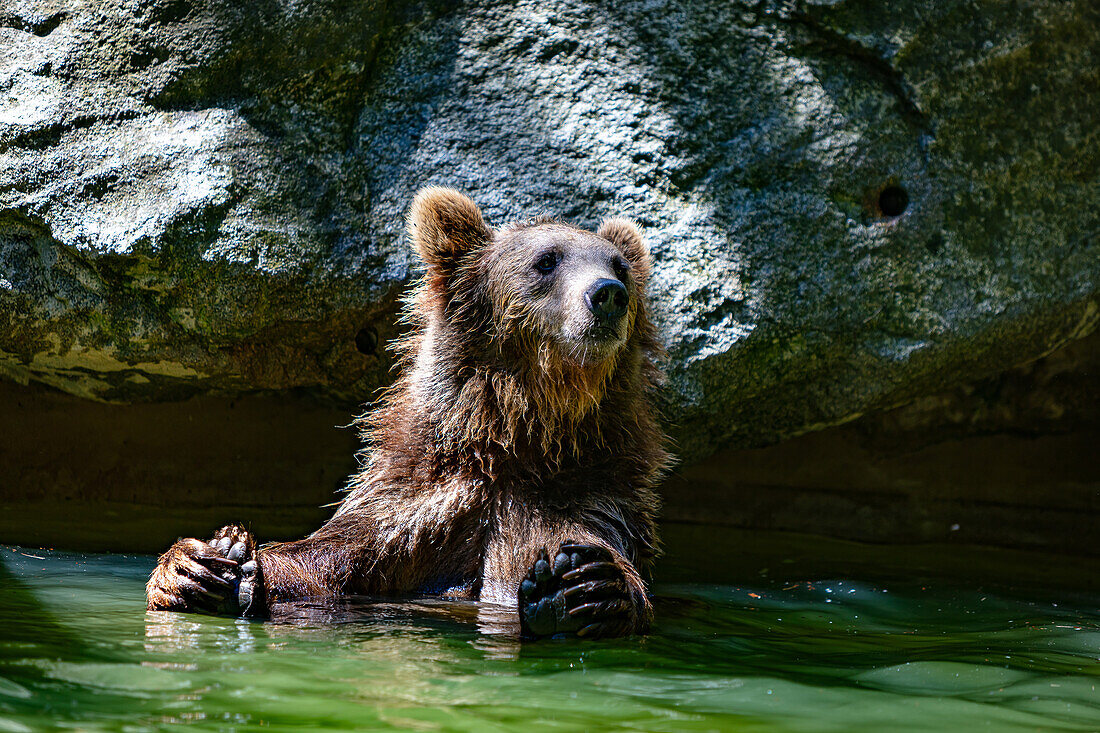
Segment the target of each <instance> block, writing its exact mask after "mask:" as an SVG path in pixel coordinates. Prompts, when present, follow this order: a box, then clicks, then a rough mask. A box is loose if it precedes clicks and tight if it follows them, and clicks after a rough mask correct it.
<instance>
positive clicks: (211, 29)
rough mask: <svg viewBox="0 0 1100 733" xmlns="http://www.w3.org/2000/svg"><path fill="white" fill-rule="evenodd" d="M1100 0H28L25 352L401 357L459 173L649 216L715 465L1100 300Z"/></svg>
mask: <svg viewBox="0 0 1100 733" xmlns="http://www.w3.org/2000/svg"><path fill="white" fill-rule="evenodd" d="M1098 48H1100V12H1098V10H1097V6H1096V4H1095V3H1094V2H1091V0H1079V1H1078V2H1061V1H1058V2H1055V1H1054V0H1050V1H1048V2H1042V1H1040V2H1035V3H1028V4H1005V3H1000V2H976V3H975V2H965V3H964V2H949V1H946V0H945V1H943V2H931V3H929V2H897V3H880V2H870V1H869V0H867V1H865V2H856V1H849V2H843V1H842V2H826V3H805V2H803V3H769V2H764V3H756V2H753V3H737V2H728V1H726V0H722V1H721V2H718V1H714V2H696V1H692V2H688V1H687V0H682V1H680V2H677V1H675V0H670V1H669V2H616V3H610V2H608V3H583V4H582V3H553V4H546V3H540V2H528V3H524V2H503V3H471V4H468V5H463V6H460V7H458V8H453V7H452V6H451V5H450V4H442V3H440V4H438V5H436V4H411V3H400V4H397V5H396V6H394V5H393V4H389V3H382V2H374V3H372V2H360V3H335V2H325V1H319V2H311V3H231V2H200V1H198V0H195V1H194V2H192V1H190V0H162V1H156V0H133V1H130V2H125V3H124V2H101V1H99V0H95V1H91V0H87V1H85V2H64V3H63V2H48V1H42V2H4V3H2V4H0V373H2V374H3V375H5V376H7V377H8V378H10V379H14V380H17V381H27V380H34V381H40V382H44V383H47V384H50V385H53V386H54V387H57V388H59V389H62V390H65V391H67V392H71V393H73V394H76V395H79V396H83V397H88V398H93V399H97V400H104V401H117V402H142V401H166V400H168V401H170V400H178V399H182V398H186V397H191V396H195V395H200V394H207V393H214V394H223V393H225V394H232V393H237V392H240V391H252V390H263V391H285V390H297V391H305V392H308V393H315V394H317V395H320V396H322V397H324V398H327V399H333V400H336V401H337V402H340V403H342V404H352V403H354V402H357V401H361V400H365V399H369V398H370V397H371V396H372V395H374V394H375V393H376V389H377V388H378V387H379V386H380V385H383V384H384V383H386V381H387V380H388V379H390V378H391V373H390V372H389V371H388V369H389V366H390V359H389V356H388V355H387V352H385V350H384V348H383V344H384V343H385V342H386V341H387V340H389V339H390V338H392V337H393V336H395V335H396V334H397V333H398V330H397V327H396V326H395V325H394V314H395V312H396V303H397V299H398V297H399V295H400V293H401V291H402V289H403V288H404V287H405V286H406V284H407V283H408V282H409V279H410V277H412V276H413V274H414V272H415V270H414V263H413V262H412V260H411V258H410V253H409V251H408V248H407V246H406V244H405V243H404V241H403V238H402V228H403V214H404V210H405V207H406V206H407V204H408V202H409V201H410V200H411V197H412V195H413V193H414V192H415V191H416V189H418V188H419V187H421V186H423V185H427V184H445V185H452V186H456V187H458V188H461V189H463V190H465V191H466V192H468V193H469V194H470V195H471V196H473V197H474V198H475V199H476V200H477V201H479V202H480V203H481V204H482V205H483V206H484V208H485V210H486V213H487V215H488V216H489V218H490V219H491V220H492V221H493V222H494V223H496V224H502V223H504V222H506V221H508V220H509V219H512V218H516V217H521V216H526V215H529V214H532V213H538V212H541V213H551V214H555V215H559V216H561V217H562V218H564V219H566V220H569V221H572V222H576V223H578V224H582V225H586V226H595V225H596V224H597V223H598V221H599V220H600V219H601V218H602V217H604V216H607V215H610V214H618V213H625V214H627V215H630V216H632V217H634V218H636V219H637V220H638V221H639V222H640V223H641V224H642V225H643V226H644V227H645V229H646V231H647V235H648V238H649V241H650V243H651V247H652V249H653V252H654V255H655V257H656V260H657V263H658V264H657V274H656V276H655V279H654V283H653V287H652V290H653V295H654V298H655V301H656V309H657V314H658V320H659V321H660V323H661V326H662V329H663V332H664V334H665V337H666V340H667V345H668V350H669V355H670V362H669V374H670V380H669V384H668V387H667V390H666V397H667V404H666V405H665V408H666V412H667V414H668V416H669V418H670V420H671V422H672V424H673V431H674V432H675V433H676V435H677V437H678V440H679V448H678V450H679V452H680V453H681V454H682V455H683V456H685V457H686V458H687V459H689V460H690V459H692V458H696V457H701V456H703V455H706V454H708V453H709V452H711V451H713V450H714V449H716V448H718V447H723V446H732V447H744V446H753V445H763V444H767V443H772V442H775V441H777V440H781V439H783V438H786V437H790V436H793V435H798V434H801V433H805V432H808V431H812V430H815V429H818V428H821V427H824V426H827V425H834V424H838V423H842V422H845V421H848V420H850V419H854V418H855V417H857V416H859V415H860V414H862V413H864V412H866V411H868V410H871V409H874V408H880V407H886V406H891V405H897V404H902V403H905V402H908V401H910V400H912V399H914V398H918V397H921V396H923V395H928V394H934V393H939V392H942V391H943V390H945V389H948V388H950V387H952V386H953V385H956V384H960V383H965V382H970V381H973V380H975V379H981V378H985V377H988V376H989V375H992V374H995V373H998V372H1001V371H1004V370H1005V369H1008V368H1010V367H1013V366H1016V365H1019V364H1023V363H1026V362H1029V361H1031V360H1034V359H1036V358H1038V357H1040V356H1042V355H1044V354H1046V353H1049V352H1051V351H1052V350H1054V349H1056V348H1057V347H1059V346H1060V345H1062V344H1064V343H1066V342H1068V341H1071V340H1073V339H1075V338H1078V337H1081V336H1084V335H1086V334H1087V333H1089V332H1090V331H1091V330H1092V329H1093V328H1094V327H1095V325H1096V322H1097V317H1098V315H1100V311H1098V309H1097V306H1096V298H1097V290H1098V283H1100V244H1098V241H1097V239H1098V233H1100V206H1098V204H1100V185H1098V184H1100V181H1098V171H1100V127H1098V125H1097V120H1098V119H1100V94H1098V92H1097V89H1100V71H1098V70H1100V56H1098V52H1097V49H1098Z"/></svg>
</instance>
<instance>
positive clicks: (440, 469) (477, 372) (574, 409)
mask: <svg viewBox="0 0 1100 733" xmlns="http://www.w3.org/2000/svg"><path fill="white" fill-rule="evenodd" d="M408 225H409V226H408V228H409V234H410V237H411V239H412V242H413V245H414V247H415V248H416V251H417V252H418V254H419V255H420V257H421V259H422V260H423V261H424V263H425V266H426V273H425V277H424V279H423V280H422V282H421V283H420V284H419V286H418V287H417V288H416V289H415V290H414V292H413V293H412V294H411V296H410V297H409V298H408V300H407V301H406V308H405V313H404V318H405V320H406V322H407V323H408V325H409V326H410V327H411V328H410V333H409V335H408V336H407V337H406V338H405V339H403V340H402V341H401V342H399V343H398V344H397V350H398V352H399V357H400V376H399V378H398V379H397V381H396V383H395V384H394V385H393V386H392V387H391V388H390V389H389V390H388V392H387V393H386V394H385V396H384V398H383V400H382V403H381V406H380V407H378V408H377V409H376V410H374V411H373V412H372V413H369V414H367V415H366V416H364V417H363V418H361V419H360V424H361V426H362V429H363V434H364V437H365V439H366V448H365V449H364V451H363V453H362V454H361V458H362V461H363V469H362V471H361V472H360V473H359V474H358V475H357V476H356V477H354V478H353V480H352V481H351V483H350V486H349V489H348V496H347V497H346V498H345V499H344V501H343V503H342V504H341V506H340V508H339V510H338V511H337V512H336V514H335V516H333V518H332V519H331V520H330V521H329V522H328V523H326V524H325V525H324V526H323V527H321V528H320V529H318V530H317V531H316V532H314V533H313V534H312V535H310V536H309V537H307V538H305V539H302V540H298V541H295V542H288V543H282V544H274V545H269V546H267V547H263V548H261V549H260V550H259V560H260V564H261V566H262V569H263V575H264V578H265V581H266V589H267V594H268V599H269V600H270V601H273V602H275V601H279V600H285V599H291V598H302V597H310V596H331V595H337V594H343V593H366V594H385V593H410V592H437V593H438V592H443V591H445V590H447V589H462V592H466V593H467V594H469V595H471V596H473V597H477V598H480V599H481V600H483V601H487V602H492V603H496V604H504V605H509V606H515V604H516V592H517V588H518V586H519V583H520V580H521V579H522V578H523V576H524V574H525V573H526V572H527V570H528V569H529V568H530V567H531V565H532V563H533V562H534V561H535V559H536V557H537V555H538V553H539V551H540V550H542V549H544V548H545V549H547V550H549V551H550V552H551V553H552V552H554V551H556V548H557V547H558V546H559V545H560V544H562V543H563V542H565V541H569V540H572V541H577V542H583V543H589V544H596V545H600V546H602V547H605V548H607V549H608V550H610V551H611V553H612V554H613V556H614V558H615V562H616V563H617V564H618V565H619V566H620V567H621V569H622V571H623V573H624V576H625V578H626V583H627V585H628V586H629V588H630V593H631V597H632V599H633V601H634V612H633V615H632V618H633V622H634V623H633V630H635V631H642V630H644V629H645V628H646V627H647V625H648V622H649V618H650V615H651V607H650V605H649V601H648V600H647V599H646V594H645V586H644V583H643V582H642V579H641V573H642V572H645V571H646V570H647V569H648V567H649V565H650V563H651V561H652V559H653V558H654V556H655V553H656V551H657V535H656V526H655V515H656V511H657V507H658V499H657V496H656V494H655V493H654V484H655V482H656V481H657V479H658V477H659V476H660V474H661V472H662V471H663V469H664V467H665V465H666V464H667V462H668V456H667V454H666V453H665V451H664V449H663V447H662V446H663V442H664V439H663V436H662V434H661V432H660V430H659V428H658V427H657V424H656V422H655V420H654V416H653V414H652V411H651V408H650V396H651V393H652V391H653V389H654V387H655V386H656V383H657V380H658V379H659V371H658V368H657V360H658V359H659V357H660V348H659V346H658V342H657V340H656V334H655V331H654V328H653V326H652V324H651V322H650V320H649V317H648V315H647V312H646V307H645V302H644V297H643V295H644V293H643V287H644V285H645V282H646V280H647V279H648V277H649V275H650V270H651V264H650V258H649V254H648V252H647V251H646V249H645V246H644V244H643V242H642V238H641V235H640V233H639V232H638V230H637V228H636V227H635V226H634V225H633V224H632V223H630V222H629V221H627V220H625V219H619V218H616V219H609V220H607V221H605V222H604V223H603V225H602V226H601V227H600V228H599V230H598V232H597V234H595V235H594V234H592V233H591V232H585V231H583V230H580V229H577V228H575V227H571V226H568V225H565V224H561V223H558V222H554V221H552V220H547V219H536V220H532V221H529V222H525V223H522V224H518V225H514V226H512V227H508V228H505V229H503V230H500V231H496V232H494V231H493V230H492V229H490V228H489V227H488V226H487V225H486V224H485V222H484V220H483V217H482V215H481V212H480V210H479V209H478V208H477V206H476V205H475V204H474V203H473V202H472V201H470V200H469V199H468V198H466V197H465V196H463V195H461V194H459V193H458V192H456V191H453V190H450V189H443V188H428V189H425V190H423V191H422V192H421V193H420V194H419V195H418V196H417V197H416V200H415V201H414V202H413V205H412V207H411V209H410V214H409V222H408ZM547 243H548V244H547ZM550 245H552V246H554V247H558V248H559V249H562V248H564V250H563V251H566V252H567V253H570V254H571V253H573V252H579V253H581V254H585V253H592V252H595V253H597V254H598V255H599V256H604V255H605V254H607V253H615V252H617V253H621V256H622V259H625V264H627V265H628V266H629V275H628V276H625V277H624V278H623V279H624V281H625V284H626V286H627V289H628V292H629V296H630V305H629V310H628V313H627V315H626V317H625V318H624V322H625V324H626V325H625V326H624V327H623V328H624V329H625V334H623V336H622V340H621V344H620V345H619V346H618V348H617V349H614V350H613V352H611V353H606V354H604V353H603V352H599V353H597V354H596V355H595V356H593V355H592V354H590V353H589V346H587V345H580V346H578V345H576V344H574V343H573V342H569V343H568V344H565V343H563V342H559V341H555V339H553V338H550V337H548V336H547V333H548V332H549V331H550V330H552V329H553V328H557V327H558V325H557V324H560V323H561V322H562V319H563V318H565V317H567V316H570V313H563V312H561V309H562V308H563V307H564V308H566V309H569V308H573V307H580V308H583V305H577V304H576V303H574V302H573V301H575V300H576V298H572V299H568V298H566V299H564V301H562V302H565V303H566V305H565V306H561V305H560V303H559V304H558V305H555V304H554V302H552V301H551V300H550V299H549V298H543V299H542V300H541V301H538V302H536V299H534V298H531V297H528V296H527V295H525V293H527V292H528V290H524V288H525V287H527V286H526V285H524V283H525V282H526V281H524V280H523V277H527V276H528V275H526V274H524V273H528V271H529V270H530V268H531V264H530V262H531V258H532V256H533V255H532V253H533V252H536V250H537V248H538V247H540V246H550ZM609 245H610V246H609ZM612 247H613V248H614V249H612ZM607 256H609V257H617V255H611V254H607ZM592 257H596V255H592ZM593 261H594V262H597V264H599V263H600V262H602V261H603V260H598V258H597V259H594V260H593ZM600 266H602V265H600ZM517 283H518V284H517ZM554 287H558V286H557V285H555V286H554ZM562 287H564V286H562ZM554 292H557V291H554ZM580 315H584V314H580ZM580 315H578V316H577V317H578V318H579V317H580ZM577 343H580V342H577ZM593 348H594V349H595V351H599V348H602V347H599V348H597V347H593ZM151 584H152V581H151ZM453 592H460V591H458V590H454V591H453ZM152 597H153V596H152V593H151V595H150V599H151V600H150V603H151V607H152Z"/></svg>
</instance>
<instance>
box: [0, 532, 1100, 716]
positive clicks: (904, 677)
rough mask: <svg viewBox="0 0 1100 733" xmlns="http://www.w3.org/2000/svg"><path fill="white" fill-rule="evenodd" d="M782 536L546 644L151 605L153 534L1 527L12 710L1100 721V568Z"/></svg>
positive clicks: (0, 614)
mask: <svg viewBox="0 0 1100 733" xmlns="http://www.w3.org/2000/svg"><path fill="white" fill-rule="evenodd" d="M773 539H774V540H775V542H774V544H775V547H773V548H772V549H771V550H769V551H767V552H762V551H760V550H759V547H760V543H756V544H755V545H754V546H755V547H756V548H757V553H758V556H754V558H753V559H750V560H749V561H747V565H749V566H751V572H750V571H749V570H746V569H745V565H746V563H742V564H741V565H738V563H737V562H735V561H734V560H732V559H730V560H729V561H728V562H722V563H719V565H720V566H721V567H722V568H725V569H727V570H729V569H730V568H734V567H738V568H739V569H738V570H736V572H734V571H731V572H727V573H725V574H723V573H721V572H716V571H714V572H712V571H711V570H710V569H708V567H700V566H699V565H698V564H692V563H686V562H685V561H684V560H683V557H684V555H683V554H681V555H680V556H679V557H677V556H674V557H672V558H670V559H669V560H668V561H667V563H666V565H665V566H664V567H665V572H664V573H663V574H662V575H663V576H664V578H665V579H664V580H663V581H659V582H658V583H657V585H656V592H657V594H658V617H659V622H658V625H657V628H656V630H655V633H654V634H653V635H652V636H650V637H648V638H645V639H637V638H635V639H622V640H613V641H602V642H576V641H549V642H539V643H537V644H527V645H520V644H518V643H516V642H515V641H514V640H512V639H511V638H509V637H507V636H500V635H492V634H485V633H482V632H481V631H479V628H478V623H477V616H478V609H477V607H476V606H475V605H474V604H450V603H442V602H433V601H420V602H417V601H378V600H370V599H354V600H353V601H351V602H348V603H343V604H338V605H327V606H325V605H318V604H300V605H298V606H295V607H292V608H290V609H288V610H287V612H286V613H285V614H284V615H283V616H282V618H281V620H280V621H278V622H268V623H260V622H248V621H238V620H232V619H223V618H214V617H209V616H198V615H190V614H174V613H161V612H157V613H147V612H146V611H145V610H144V605H143V604H144V581H145V578H146V576H147V574H148V572H149V570H150V568H151V567H152V563H153V560H154V558H152V557H149V556H122V555H94V554H72V553H63V552H55V551H43V550H32V549H27V548H21V547H0V588H2V589H3V593H2V594H0V731H38V730H60V729H75V730H125V731H143V730H163V729H179V728H191V729H204V730H205V729H210V730H234V729H240V728H246V727H252V726H268V727H271V728H272V729H284V728H290V727H296V726H301V727H304V728H326V729H347V730H350V729H360V730H362V729H378V728H391V729H413V730H444V731H450V730H476V731H493V730H580V729H588V730H598V729H622V730H639V731H679V730H684V731H695V730H699V731H703V730H734V731H738V730H745V731H887V730H889V731H930V730H935V731H947V730H998V731H1025V730H1026V731H1035V730H1067V731H1075V730H1080V731H1096V730H1100V696H1098V694H1097V690H1096V685H1097V682H1098V681H1100V679H1098V678H1100V661H1098V659H1100V615H1098V608H1100V605H1098V602H1100V594H1098V593H1097V591H1096V590H1095V588H1094V587H1093V586H1092V584H1091V583H1090V582H1089V579H1090V578H1091V568H1085V572H1086V573H1089V574H1090V578H1086V579H1085V580H1084V581H1081V582H1075V581H1074V580H1073V579H1074V577H1078V578H1080V570H1081V569H1080V568H1078V572H1077V573H1076V576H1075V574H1074V573H1073V572H1071V573H1069V575H1068V576H1066V577H1056V578H1053V581H1054V583H1053V585H1056V586H1060V587H1057V588H1055V589H1051V588H1050V587H1049V586H1050V585H1051V584H1050V583H1048V584H1047V586H1046V587H1045V586H1044V585H1043V584H1042V583H1036V582H1035V580H1036V579H1035V577H1034V576H1035V575H1036V573H1037V572H1039V571H1041V570H1042V568H1037V567H1036V563H1035V562H1030V563H1029V565H1028V568H1027V572H1024V571H1021V572H1020V573H1015V572H1013V567H1012V565H1013V563H1016V562H1018V561H1019V559H1020V558H1019V557H1017V556H1015V555H1012V554H1011V553H1008V552H1007V551H982V553H981V554H980V558H981V559H979V560H975V559H973V557H972V558H970V559H969V560H967V561H966V564H967V566H969V567H971V568H972V569H975V568H976V569H978V570H979V573H980V575H982V576H984V575H987V573H986V572H985V571H984V570H983V568H984V566H983V565H982V563H983V562H985V563H987V564H992V566H997V561H998V558H1000V559H1001V561H1002V563H1001V565H1000V567H1001V570H1003V571H1005V572H1004V574H1003V576H1002V577H1001V578H999V579H997V580H996V581H995V582H994V581H990V580H988V579H987V578H983V577H977V578H975V577H970V578H962V577H959V573H956V572H947V571H943V570H942V568H941V570H940V571H939V576H940V577H936V574H935V573H930V572H929V571H928V570H927V568H924V567H923V566H922V567H921V568H918V571H914V570H913V569H912V567H910V568H908V569H905V568H902V569H900V570H899V568H898V566H897V565H896V563H895V564H891V562H889V561H888V558H887V557H886V555H887V553H885V552H884V551H883V550H882V549H880V548H873V547H860V546H851V548H855V549H851V551H850V552H847V553H846V554H845V556H843V557H840V558H839V559H835V560H834V561H833V562H832V563H831V565H829V563H826V565H829V567H822V566H821V556H820V555H818V554H813V553H810V555H812V557H807V556H806V547H812V543H811V544H810V545H805V544H803V545H800V546H799V545H796V544H795V543H792V542H790V541H789V540H788V538H783V537H781V536H776V537H775V538H773ZM696 547H697V545H696ZM777 548H778V549H777ZM783 548H787V551H786V553H785V552H784V550H783ZM799 548H801V549H799ZM800 553H802V554H800ZM688 554H690V553H688ZM760 556H763V557H766V558H767V559H769V560H771V561H773V562H769V563H767V566H766V567H765V566H764V564H763V563H762V562H761V561H760V559H759V557H760ZM952 557H956V559H957V556H952ZM974 557H977V556H974ZM876 558H878V562H876ZM1047 560H1048V561H1049V562H1050V563H1051V567H1052V568H1053V569H1052V570H1051V571H1050V572H1051V573H1055V572H1057V571H1058V568H1059V567H1061V566H1060V565H1059V563H1063V564H1069V565H1072V563H1070V562H1069V561H1068V560H1060V559H1057V558H1054V559H1049V558H1048V559H1047ZM710 562H711V565H713V563H714V557H713V556H712V557H711V560H710ZM910 564H912V563H910ZM903 565H904V563H903ZM917 565H920V563H917ZM918 572H919V575H918V574H917V573H918ZM1029 573H1030V575H1029ZM1017 574H1018V575H1021V576H1025V577H1027V578H1030V580H1029V582H1027V583H1026V584H1025V586H1026V587H1017V586H1015V585H1013V583H1012V582H1011V580H1012V578H1013V577H1015V576H1016V575H1017ZM700 575H702V576H704V577H703V578H700V577H699V576H700ZM723 575H725V576H727V577H722V576H723ZM712 576H715V580H714V581H713V582H702V581H703V580H705V579H708V578H710V577H712ZM1005 577H1007V578H1008V581H1007V582H1006V581H1005ZM735 581H736V582H735Z"/></svg>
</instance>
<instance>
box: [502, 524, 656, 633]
mask: <svg viewBox="0 0 1100 733" xmlns="http://www.w3.org/2000/svg"><path fill="white" fill-rule="evenodd" d="M519 610H520V627H521V629H522V631H523V635H524V636H525V637H528V638H536V637H540V636H555V635H558V634H569V633H574V634H576V635H577V636H590V637H599V636H623V635H625V634H629V633H630V632H631V630H632V629H633V627H634V621H633V618H634V616H633V614H634V606H633V603H632V602H631V599H630V591H629V589H628V587H627V583H626V578H625V576H624V574H623V571H622V569H621V568H620V567H619V566H618V565H616V564H615V562H614V559H613V558H612V556H611V553H610V552H609V551H608V550H607V549H605V548H603V547H598V546H596V545H583V544H578V543H574V542H566V543H564V544H563V545H562V546H561V548H560V549H559V550H558V552H557V554H556V555H555V556H554V558H553V559H551V558H550V556H549V554H548V553H547V552H546V550H545V549H544V550H542V551H541V552H540V553H539V556H538V558H537V559H536V560H535V562H534V564H533V565H532V566H531V569H530V570H529V571H528V573H527V575H526V577H524V579H523V581H522V582H521V583H520V587H519Z"/></svg>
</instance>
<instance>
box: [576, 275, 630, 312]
mask: <svg viewBox="0 0 1100 733" xmlns="http://www.w3.org/2000/svg"><path fill="white" fill-rule="evenodd" d="M584 302H585V303H587V304H588V310H590V311H592V312H593V313H595V314H596V317H597V318H599V319H600V320H601V321H604V322H605V323H613V322H615V321H617V320H619V319H620V318H622V317H623V314H624V313H626V306H627V304H629V303H630V296H629V295H627V293H626V287H625V286H624V285H623V284H622V283H621V282H619V281H618V280H611V279H609V278H606V277H604V278H600V279H599V280H597V281H596V282H594V283H592V287H590V288H589V289H588V290H587V291H586V292H585V294H584Z"/></svg>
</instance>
